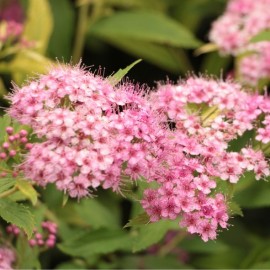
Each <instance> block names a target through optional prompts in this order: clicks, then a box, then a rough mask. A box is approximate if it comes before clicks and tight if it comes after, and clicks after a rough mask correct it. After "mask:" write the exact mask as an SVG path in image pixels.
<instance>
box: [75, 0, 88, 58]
mask: <svg viewBox="0 0 270 270" xmlns="http://www.w3.org/2000/svg"><path fill="white" fill-rule="evenodd" d="M88 10H89V6H88V5H83V6H80V7H79V12H78V13H79V15H78V16H79V17H78V24H77V30H76V37H75V44H74V48H73V54H72V57H73V61H74V63H78V62H79V61H80V58H81V56H82V52H83V47H84V43H85V33H86V30H87V22H88Z"/></svg>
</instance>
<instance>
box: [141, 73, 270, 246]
mask: <svg viewBox="0 0 270 270" xmlns="http://www.w3.org/2000/svg"><path fill="white" fill-rule="evenodd" d="M151 103H152V106H153V109H154V110H156V111H158V112H160V113H161V114H162V115H163V121H164V122H168V123H169V124H172V123H173V124H174V125H175V130H174V131H172V132H171V135H170V136H169V138H168V141H167V143H166V149H167V151H168V152H167V153H168V155H167V156H165V157H163V159H164V160H163V166H160V167H159V170H156V171H154V172H153V174H154V175H153V176H152V179H155V181H157V182H158V183H160V186H159V187H158V188H157V189H147V190H146V191H145V196H144V199H143V201H142V205H143V208H144V209H145V211H146V212H147V213H148V215H149V216H150V220H151V221H157V220H159V219H164V218H165V219H175V218H177V217H178V216H181V217H182V220H181V222H180V226H183V227H187V229H188V231H189V232H190V233H198V234H200V235H201V237H202V239H203V240H204V241H207V240H208V239H215V238H216V233H217V228H218V226H221V227H222V228H226V227H227V220H228V210H227V206H226V200H225V197H224V195H222V194H221V193H217V192H216V190H217V189H216V187H217V181H216V180H217V179H221V180H226V181H228V182H230V183H232V184H234V183H236V182H237V181H238V180H239V178H240V177H241V176H242V175H243V174H244V172H246V171H254V173H255V175H256V179H260V178H262V177H265V176H268V175H269V174H270V172H269V168H268V163H267V161H266V160H265V158H264V155H263V153H262V152H261V151H255V150H253V149H252V148H251V147H248V146H247V147H245V148H242V149H241V151H240V152H239V153H238V152H232V151H229V150H228V148H229V143H230V141H231V140H233V139H235V138H237V137H238V136H241V135H242V134H243V133H244V132H245V131H247V130H251V129H253V128H254V125H253V124H254V122H255V120H256V119H257V117H258V116H259V115H260V114H261V113H262V109H261V108H260V107H261V106H262V107H263V106H265V104H266V103H268V104H269V101H268V100H265V99H264V98H263V97H261V96H257V95H249V94H248V93H246V92H244V91H241V87H240V85H237V84H233V83H229V82H222V81H214V80H212V79H204V78H189V79H188V80H187V81H186V82H182V83H180V84H178V85H170V84H169V85H161V86H159V88H158V91H157V92H155V93H153V94H152V95H151Z"/></svg>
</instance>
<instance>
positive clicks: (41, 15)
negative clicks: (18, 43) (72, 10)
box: [23, 0, 53, 54]
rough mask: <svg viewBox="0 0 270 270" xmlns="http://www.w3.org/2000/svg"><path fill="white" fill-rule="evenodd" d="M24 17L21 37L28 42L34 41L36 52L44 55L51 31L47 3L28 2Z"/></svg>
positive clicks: (51, 24)
mask: <svg viewBox="0 0 270 270" xmlns="http://www.w3.org/2000/svg"><path fill="white" fill-rule="evenodd" d="M26 16H27V20H26V23H25V25H24V33H23V37H24V38H25V39H26V40H28V41H34V42H35V47H36V50H37V51H38V52H40V53H42V54H44V53H45V52H46V49H47V46H48V42H49V39H50V35H51V32H52V29H53V19H52V14H51V10H50V5H49V2H48V1H47V0H39V1H36V0H29V1H28V8H27V14H26Z"/></svg>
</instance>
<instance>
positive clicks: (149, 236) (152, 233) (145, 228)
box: [133, 220, 179, 252]
mask: <svg viewBox="0 0 270 270" xmlns="http://www.w3.org/2000/svg"><path fill="white" fill-rule="evenodd" d="M172 229H179V225H178V224H177V222H176V221H171V220H160V221H158V222H155V223H149V224H147V225H142V226H141V227H140V229H139V231H138V235H137V236H136V237H135V238H134V242H133V251H134V252H136V251H140V250H143V249H145V248H147V247H149V246H151V245H153V244H156V243H158V242H159V241H160V240H161V239H162V238H163V237H164V236H165V234H166V233H167V232H168V230H172Z"/></svg>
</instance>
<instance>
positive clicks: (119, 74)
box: [108, 59, 142, 85]
mask: <svg viewBox="0 0 270 270" xmlns="http://www.w3.org/2000/svg"><path fill="white" fill-rule="evenodd" d="M141 61H142V60H141V59H139V60H137V61H135V62H133V63H132V64H130V65H129V66H127V67H126V68H124V69H121V68H120V69H119V70H118V71H117V72H116V73H115V74H113V75H112V76H110V77H109V78H108V79H109V81H110V82H111V84H112V85H116V84H117V83H118V82H120V81H121V80H122V79H123V77H124V76H126V75H127V73H128V72H129V71H130V70H131V69H132V68H133V67H134V66H135V65H137V64H138V63H140V62H141Z"/></svg>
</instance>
